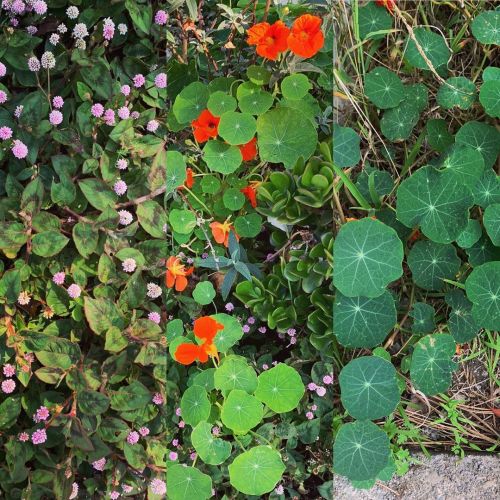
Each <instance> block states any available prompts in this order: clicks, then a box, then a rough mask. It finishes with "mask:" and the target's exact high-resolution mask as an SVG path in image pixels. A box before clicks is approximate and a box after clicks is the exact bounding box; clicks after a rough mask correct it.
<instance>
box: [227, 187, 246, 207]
mask: <svg viewBox="0 0 500 500" xmlns="http://www.w3.org/2000/svg"><path fill="white" fill-rule="evenodd" d="M222 201H223V202H224V206H225V207H226V208H227V209H228V210H232V211H234V212H236V211H237V210H239V209H240V208H242V207H243V205H244V204H245V196H244V195H243V193H242V192H241V191H240V190H239V189H237V188H229V189H226V190H225V191H224V194H223V195H222Z"/></svg>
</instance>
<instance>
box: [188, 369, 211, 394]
mask: <svg viewBox="0 0 500 500" xmlns="http://www.w3.org/2000/svg"><path fill="white" fill-rule="evenodd" d="M214 374H215V368H206V369H205V370H202V371H200V372H198V373H196V375H194V376H193V383H192V384H190V385H200V386H201V387H203V388H204V389H205V390H206V391H207V392H210V391H213V390H214V389H215V384H214Z"/></svg>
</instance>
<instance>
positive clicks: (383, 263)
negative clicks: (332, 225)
mask: <svg viewBox="0 0 500 500" xmlns="http://www.w3.org/2000/svg"><path fill="white" fill-rule="evenodd" d="M333 261H334V272H333V283H334V285H335V286H336V287H337V288H338V289H339V290H340V292H341V293H342V294H343V295H346V296H347V297H355V296H358V295H361V296H364V297H371V298H373V297H378V296H380V295H382V294H383V293H384V290H385V287H386V286H387V285H388V284H389V283H391V281H394V280H396V279H398V278H399V277H400V276H401V275H402V274H403V268H402V261H403V244H402V243H401V240H400V239H399V237H398V235H397V233H396V231H394V229H392V228H391V227H389V226H386V225H385V224H384V223H382V222H380V221H378V220H374V219H371V218H370V217H365V218H364V219H361V220H359V221H351V222H348V223H347V224H344V225H343V226H342V227H341V229H340V231H339V233H338V235H337V239H336V240H335V243H334V246H333Z"/></svg>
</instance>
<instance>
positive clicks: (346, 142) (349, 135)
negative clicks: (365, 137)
mask: <svg viewBox="0 0 500 500" xmlns="http://www.w3.org/2000/svg"><path fill="white" fill-rule="evenodd" d="M359 143H360V139H359V136H358V134H356V132H355V131H354V130H353V129H352V128H349V127H340V126H338V125H335V126H334V127H333V162H334V163H335V165H337V167H341V168H344V167H353V166H354V165H356V164H357V163H358V162H359V160H360V159H361V150H360V147H359Z"/></svg>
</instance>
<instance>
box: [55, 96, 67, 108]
mask: <svg viewBox="0 0 500 500" xmlns="http://www.w3.org/2000/svg"><path fill="white" fill-rule="evenodd" d="M52 106H54V108H57V109H61V108H62V107H63V106H64V99H63V98H62V97H61V96H60V95H56V96H55V97H54V98H53V99H52Z"/></svg>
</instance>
